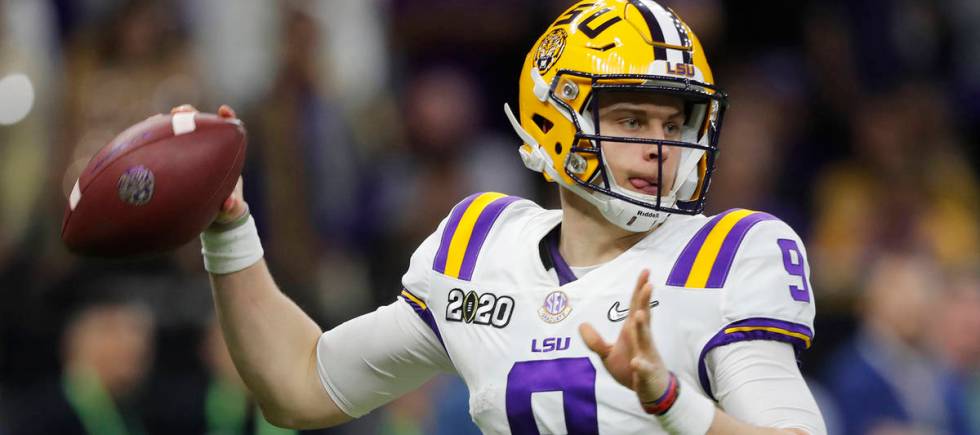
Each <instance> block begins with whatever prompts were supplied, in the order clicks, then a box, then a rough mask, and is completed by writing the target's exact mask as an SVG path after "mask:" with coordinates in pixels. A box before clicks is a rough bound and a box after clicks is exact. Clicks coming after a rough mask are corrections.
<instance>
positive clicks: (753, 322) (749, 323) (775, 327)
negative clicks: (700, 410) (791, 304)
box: [698, 317, 813, 401]
mask: <svg viewBox="0 0 980 435" xmlns="http://www.w3.org/2000/svg"><path fill="white" fill-rule="evenodd" d="M750 340H774V341H781V342H784V343H789V344H791V345H793V348H794V349H795V350H796V354H797V355H799V354H800V352H802V351H803V350H804V349H807V348H809V347H810V343H811V342H812V341H813V331H812V330H810V328H808V327H806V326H805V325H801V324H799V323H793V322H786V321H783V320H776V319H770V318H767V317H754V318H750V319H745V320H740V321H738V322H734V323H731V324H729V325H728V326H725V327H724V328H722V329H721V331H718V333H717V334H715V336H714V337H711V340H708V342H707V343H706V344H705V345H704V347H703V348H702V349H701V356H700V357H699V358H698V380H699V381H700V382H701V389H703V390H704V392H705V393H707V394H708V397H710V398H711V399H712V400H715V401H717V400H718V399H715V396H714V394H713V393H712V392H711V382H710V380H709V379H708V367H707V364H706V362H705V358H706V357H707V356H708V352H710V351H711V350H712V349H714V348H716V347H721V346H724V345H726V344H731V343H736V342H739V341H750Z"/></svg>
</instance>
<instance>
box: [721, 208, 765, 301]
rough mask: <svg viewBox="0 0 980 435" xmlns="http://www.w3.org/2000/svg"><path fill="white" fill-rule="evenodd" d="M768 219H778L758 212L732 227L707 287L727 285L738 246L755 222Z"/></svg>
mask: <svg viewBox="0 0 980 435" xmlns="http://www.w3.org/2000/svg"><path fill="white" fill-rule="evenodd" d="M768 220H776V217H775V216H773V215H771V214H769V213H761V212H756V213H752V214H750V215H748V216H746V217H744V218H742V219H741V220H739V221H738V223H736V224H735V226H734V227H732V230H731V231H730V232H729V233H728V236H726V237H725V241H724V242H722V244H721V250H720V251H719V252H718V257H716V258H715V263H714V264H713V265H712V266H711V274H710V275H708V283H707V285H706V286H705V287H706V288H722V287H724V286H725V279H727V278H728V272H729V271H730V270H731V268H732V262H733V261H735V253H736V252H738V247H739V246H740V245H741V244H742V240H743V239H745V235H746V234H748V233H749V230H750V229H752V227H753V226H755V224H757V223H759V222H762V221H768Z"/></svg>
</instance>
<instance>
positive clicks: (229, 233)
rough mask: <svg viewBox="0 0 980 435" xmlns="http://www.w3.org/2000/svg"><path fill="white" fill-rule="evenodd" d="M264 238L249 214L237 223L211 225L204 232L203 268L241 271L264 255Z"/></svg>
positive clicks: (202, 234)
mask: <svg viewBox="0 0 980 435" xmlns="http://www.w3.org/2000/svg"><path fill="white" fill-rule="evenodd" d="M263 254H264V251H263V250H262V241H261V240H259V232H258V230H257V229H256V228H255V219H252V216H251V215H246V217H245V218H244V219H243V221H242V222H241V223H240V224H237V225H231V226H228V227H224V228H210V229H207V230H204V232H202V233H201V255H202V256H203V257H204V269H206V270H207V271H208V272H211V273H213V274H218V275H221V274H228V273H232V272H238V271H240V270H242V269H245V268H247V267H249V266H251V265H253V264H255V263H258V262H259V260H261V259H262V255H263Z"/></svg>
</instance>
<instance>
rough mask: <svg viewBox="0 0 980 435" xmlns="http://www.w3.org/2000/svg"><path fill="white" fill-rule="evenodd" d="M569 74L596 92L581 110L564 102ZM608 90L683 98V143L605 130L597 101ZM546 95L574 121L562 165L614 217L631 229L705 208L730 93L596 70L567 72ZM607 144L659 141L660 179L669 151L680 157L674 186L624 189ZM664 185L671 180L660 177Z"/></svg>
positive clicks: (645, 227) (581, 192) (587, 196)
mask: <svg viewBox="0 0 980 435" xmlns="http://www.w3.org/2000/svg"><path fill="white" fill-rule="evenodd" d="M565 76H573V77H578V78H585V79H588V80H589V83H590V85H589V87H590V88H591V94H590V95H589V96H588V98H587V100H586V102H585V104H583V110H581V111H580V112H576V111H574V109H573V108H572V107H571V106H570V105H569V104H568V103H567V102H566V101H565V100H566V99H567V97H568V96H569V95H567V94H568V92H569V91H568V89H567V88H568V86H569V85H568V84H569V83H574V82H573V81H571V80H567V78H566V77H565ZM559 84H561V85H559ZM556 88H557V89H556ZM563 88H564V89H563ZM556 92H557V93H563V94H565V95H561V94H556ZM608 93H631V94H632V93H635V94H637V95H641V94H643V93H647V94H657V95H669V96H675V97H678V98H680V99H681V100H682V101H683V103H684V109H683V110H684V112H685V115H686V116H685V121H684V124H683V125H682V127H681V138H680V139H681V140H666V139H648V138H640V137H625V136H611V135H605V134H603V132H602V131H601V130H600V122H599V107H598V102H599V101H600V100H601V98H602V97H603V96H604V95H606V94H608ZM562 97H565V98H562ZM548 100H549V102H550V103H551V104H554V105H555V106H557V107H558V108H559V111H560V112H562V113H563V114H564V115H565V117H566V118H568V119H569V120H570V121H571V122H572V123H573V124H574V125H575V130H576V133H575V139H574V141H573V143H574V144H575V145H574V146H572V148H571V149H570V150H569V153H568V156H567V158H566V159H565V165H564V171H565V173H566V174H567V175H568V177H569V178H570V179H571V180H573V181H574V182H575V183H576V185H577V186H576V187H579V189H571V190H572V191H573V192H575V193H577V194H579V195H580V196H583V197H584V198H585V199H587V200H589V202H592V203H593V204H594V205H596V206H597V207H598V208H599V210H600V211H601V212H602V213H603V215H604V216H606V218H607V219H609V220H610V221H611V222H613V223H615V224H616V225H617V226H619V227H621V228H623V229H626V230H629V231H636V232H643V231H648V230H649V229H651V228H652V227H653V226H655V225H657V224H659V223H661V222H663V220H665V219H666V218H667V216H668V215H669V214H685V215H694V214H698V213H701V212H702V211H703V209H704V201H705V195H704V193H705V192H706V191H707V187H708V185H709V183H710V178H711V172H712V171H713V168H714V161H715V157H716V154H717V150H718V147H717V138H718V132H719V129H720V126H721V120H722V117H723V114H724V110H725V107H726V106H727V103H726V100H725V95H724V93H722V92H720V91H718V90H717V89H714V88H713V87H712V86H710V85H706V84H702V83H694V82H691V81H690V80H685V79H673V78H670V77H664V76H659V75H640V74H607V75H592V74H586V73H581V72H575V71H565V70H562V71H559V72H558V74H557V76H556V77H555V79H554V81H553V83H552V86H551V89H550V91H549V95H548ZM603 142H618V143H630V144H637V145H638V146H639V145H644V144H646V145H656V146H657V159H658V172H657V174H658V177H662V176H663V174H665V171H664V169H665V167H664V165H665V163H664V156H665V155H666V154H665V152H666V151H669V152H670V153H671V154H672V155H673V157H672V158H674V159H678V160H679V163H677V170H676V171H675V172H674V174H673V175H672V176H673V177H674V178H673V180H671V181H672V182H671V183H670V186H671V187H670V189H669V190H667V191H662V190H661V189H657V193H656V194H652V195H651V194H643V193H639V192H636V191H633V190H627V189H626V188H624V187H623V186H620V185H619V184H618V183H617V182H616V180H615V179H614V177H613V175H612V174H613V173H612V170H611V168H610V167H609V165H608V162H607V159H606V158H605V156H604V154H603V147H602V143H603ZM592 160H598V164H597V165H590V164H588V162H590V161H592ZM589 167H593V168H594V169H593V170H591V171H589V170H587V169H586V168H589ZM668 175H669V174H668ZM658 185H659V186H664V185H666V183H664V182H663V180H658ZM566 187H568V186H566ZM583 188H584V189H583Z"/></svg>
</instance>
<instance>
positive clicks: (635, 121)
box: [619, 116, 643, 131]
mask: <svg viewBox="0 0 980 435" xmlns="http://www.w3.org/2000/svg"><path fill="white" fill-rule="evenodd" d="M619 125H621V126H622V127H623V128H624V129H626V130H630V131H635V130H639V129H640V128H641V127H643V122H642V121H640V119H639V118H636V117H632V116H631V117H628V118H623V119H620V120H619Z"/></svg>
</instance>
